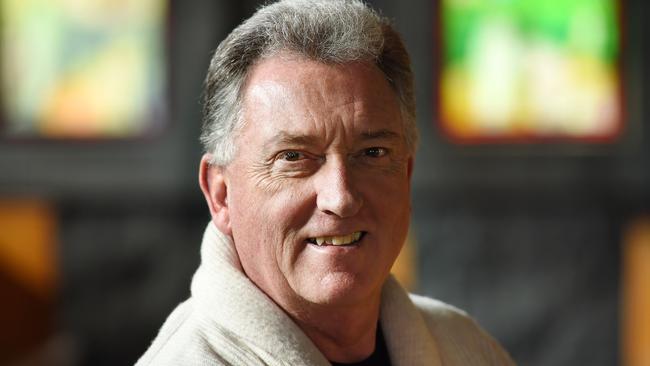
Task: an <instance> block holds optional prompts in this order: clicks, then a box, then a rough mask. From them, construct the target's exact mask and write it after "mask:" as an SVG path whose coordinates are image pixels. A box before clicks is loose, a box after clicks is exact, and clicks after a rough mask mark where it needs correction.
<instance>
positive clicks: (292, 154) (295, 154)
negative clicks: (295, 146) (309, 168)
mask: <svg viewBox="0 0 650 366" xmlns="http://www.w3.org/2000/svg"><path fill="white" fill-rule="evenodd" d="M304 158H305V154H303V153H301V152H299V151H292V150H289V151H283V152H282V153H281V154H280V159H282V160H286V161H298V160H300V159H304Z"/></svg>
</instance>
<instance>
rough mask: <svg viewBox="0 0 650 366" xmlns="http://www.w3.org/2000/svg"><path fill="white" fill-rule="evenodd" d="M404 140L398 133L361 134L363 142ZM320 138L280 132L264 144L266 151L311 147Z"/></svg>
mask: <svg viewBox="0 0 650 366" xmlns="http://www.w3.org/2000/svg"><path fill="white" fill-rule="evenodd" d="M401 138H402V135H400V134H399V133H397V132H394V131H391V130H388V129H381V130H375V131H364V132H362V133H361V134H360V139H361V140H362V141H373V140H399V139H401ZM318 142H319V139H318V137H316V136H312V135H302V134H293V133H290V132H287V131H279V132H278V133H277V134H276V135H275V136H274V137H273V138H272V139H271V140H269V141H268V142H267V143H265V144H264V149H265V150H269V149H271V148H272V147H273V146H276V145H299V146H309V145H317V144H318Z"/></svg>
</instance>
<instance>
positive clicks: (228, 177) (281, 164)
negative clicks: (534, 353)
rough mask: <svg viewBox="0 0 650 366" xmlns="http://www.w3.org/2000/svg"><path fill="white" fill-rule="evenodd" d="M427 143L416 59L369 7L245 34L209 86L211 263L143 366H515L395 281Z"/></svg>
mask: <svg viewBox="0 0 650 366" xmlns="http://www.w3.org/2000/svg"><path fill="white" fill-rule="evenodd" d="M416 140H417V132H416V127H415V102H414V96H413V80H412V74H411V69H410V61H409V59H408V55H407V53H406V50H405V48H404V45H403V43H402V41H401V39H400V37H399V36H398V34H397V33H396V32H395V30H394V29H393V28H392V26H391V25H390V24H389V22H388V21H387V20H386V19H384V18H381V17H379V16H378V15H377V14H376V13H375V12H373V11H372V10H371V9H369V8H368V7H366V6H365V5H364V4H362V3H361V2H359V1H343V0H318V1H307V0H286V1H280V2H278V3H274V4H271V5H268V6H266V7H263V8H261V9H260V10H259V11H258V12H257V13H256V14H255V15H253V17H251V18H250V19H248V20H247V21H245V22H244V23H243V24H242V25H240V26H239V27H238V28H236V29H235V30H234V31H233V32H232V33H231V34H230V35H229V36H228V37H227V38H226V39H225V40H224V41H223V42H222V43H221V45H220V46H219V47H218V49H217V51H216V52H215V55H214V57H213V59H212V62H211V65H210V68H209V71H208V76H207V80H206V93H205V108H204V131H203V135H202V141H203V143H204V144H205V150H206V154H205V155H204V156H203V159H202V160H201V165H200V173H199V180H200V186H201V189H202V191H203V193H204V195H205V198H206V201H207V203H208V206H209V208H210V212H211V214H212V220H211V223H210V224H209V225H208V228H207V230H206V233H205V237H204V242H203V244H202V249H201V253H202V264H201V266H200V268H199V270H198V271H197V273H196V274H195V276H194V279H193V281H192V296H191V298H190V299H189V300H187V301H186V302H185V303H183V304H181V305H180V306H179V307H178V308H177V309H176V310H175V311H174V312H173V313H172V315H171V316H170V317H169V319H168V320H167V322H166V323H165V325H164V326H163V328H162V329H161V331H160V334H159V335H158V337H157V338H156V340H155V341H154V342H153V344H152V346H151V348H150V349H149V350H148V351H147V352H146V353H145V355H144V356H143V357H142V358H141V359H140V360H139V361H138V365H223V364H226V365H329V364H355V365H510V364H512V361H511V360H510V358H509V356H508V355H507V353H506V352H505V351H504V350H503V349H502V348H501V347H500V346H499V345H498V343H496V341H494V340H493V339H492V338H490V337H489V336H488V335H487V334H485V333H484V332H483V331H482V330H481V329H480V328H479V327H478V326H477V325H476V324H475V323H474V322H473V321H472V320H471V319H469V318H468V317H467V316H466V315H465V314H464V313H462V312H460V311H458V310H455V309H454V308H452V307H450V306H448V305H445V304H442V303H440V302H438V301H435V300H431V299H427V298H422V297H417V296H410V297H409V295H408V294H406V292H405V291H404V290H403V289H402V288H401V287H400V286H399V284H398V283H397V282H396V281H395V280H394V279H393V278H392V277H390V275H389V271H390V268H391V266H392V264H393V262H394V261H395V258H396V257H397V255H398V253H399V251H400V249H401V247H402V243H403V242H404V240H405V237H406V233H407V228H408V225H409V216H410V210H411V206H410V203H409V195H410V180H411V173H412V170H413V156H414V152H415V147H416Z"/></svg>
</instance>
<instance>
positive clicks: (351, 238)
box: [310, 231, 362, 245]
mask: <svg viewBox="0 0 650 366" xmlns="http://www.w3.org/2000/svg"><path fill="white" fill-rule="evenodd" d="M361 234H362V233H361V231H357V232H354V233H352V234H349V235H343V236H319V237H316V238H311V239H310V241H312V242H315V243H316V244H318V245H323V244H328V245H347V244H352V243H354V242H356V241H358V240H359V239H360V238H361Z"/></svg>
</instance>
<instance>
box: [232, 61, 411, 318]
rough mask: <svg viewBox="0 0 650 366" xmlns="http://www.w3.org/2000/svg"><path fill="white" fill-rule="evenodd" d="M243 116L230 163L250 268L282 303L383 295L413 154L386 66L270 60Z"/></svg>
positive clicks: (242, 250)
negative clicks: (386, 78) (383, 69)
mask: <svg viewBox="0 0 650 366" xmlns="http://www.w3.org/2000/svg"><path fill="white" fill-rule="evenodd" d="M243 118H244V127H243V128H242V130H241V132H240V134H239V135H238V137H237V140H236V143H237V154H236V157H235V159H234V160H233V161H232V163H231V164H229V165H228V166H227V167H226V168H225V170H224V173H223V174H224V180H225V184H226V186H227V210H228V216H229V220H230V222H229V224H230V228H231V230H232V237H233V240H234V242H235V247H236V249H237V252H238V253H239V256H240V259H241V263H242V266H243V268H244V271H245V272H246V274H247V276H248V277H249V278H250V279H251V280H252V281H253V282H254V283H255V284H256V285H257V286H258V287H259V288H261V289H262V290H263V291H264V292H265V293H266V294H267V295H269V296H270V297H271V298H272V299H273V300H274V301H275V302H277V303H279V304H280V305H281V306H282V307H284V308H285V309H287V308H291V307H295V306H300V304H305V303H317V304H327V305H343V306H345V305H350V304H357V303H360V302H362V301H376V300H377V299H378V295H379V293H380V290H381V286H382V284H383V282H384V280H385V279H386V277H387V275H388V273H389V271H390V268H391V266H392V264H393V262H394V260H395V258H396V257H397V254H398V253H399V251H400V249H401V247H402V243H403V242H404V239H405V236H406V232H407V228H408V223H409V216H410V202H409V193H410V188H409V185H410V173H411V166H412V158H411V155H410V153H409V151H408V149H407V145H406V143H405V139H404V129H403V124H402V117H401V114H400V108H399V104H398V101H397V98H396V96H395V94H394V92H393V91H392V90H391V88H390V86H389V84H388V82H387V81H386V80H385V78H384V77H383V74H382V73H381V71H380V70H379V69H378V68H377V67H376V66H374V65H370V64H361V63H359V64H346V65H326V64H323V63H318V62H315V61H310V60H305V59H302V58H295V57H294V58H290V57H286V55H285V57H279V56H278V57H272V58H269V59H266V60H263V61H261V62H260V63H258V64H257V65H256V66H254V67H253V69H252V70H251V74H250V75H249V78H248V81H247V84H246V86H245V90H244V98H243ZM337 244H343V245H337Z"/></svg>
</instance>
